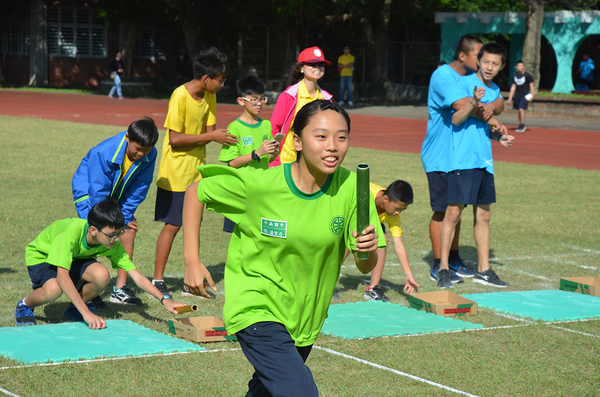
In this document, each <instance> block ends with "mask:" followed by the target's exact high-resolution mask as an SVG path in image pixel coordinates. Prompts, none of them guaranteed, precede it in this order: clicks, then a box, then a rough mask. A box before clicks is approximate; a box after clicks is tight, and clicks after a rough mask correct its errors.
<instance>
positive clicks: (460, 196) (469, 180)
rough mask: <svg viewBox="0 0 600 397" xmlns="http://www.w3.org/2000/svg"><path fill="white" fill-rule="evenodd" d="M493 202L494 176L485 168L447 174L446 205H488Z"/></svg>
mask: <svg viewBox="0 0 600 397" xmlns="http://www.w3.org/2000/svg"><path fill="white" fill-rule="evenodd" d="M495 202H496V187H495V186H494V174H490V173H489V172H487V171H486V170H485V168H477V169H473V170H456V171H452V172H450V173H448V204H465V205H468V204H471V205H488V204H492V203H495Z"/></svg>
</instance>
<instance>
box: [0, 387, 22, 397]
mask: <svg viewBox="0 0 600 397" xmlns="http://www.w3.org/2000/svg"><path fill="white" fill-rule="evenodd" d="M0 392H2V393H4V394H8V395H9V396H14V397H19V395H18V394H15V393H12V392H9V391H8V390H6V389H3V388H1V387H0Z"/></svg>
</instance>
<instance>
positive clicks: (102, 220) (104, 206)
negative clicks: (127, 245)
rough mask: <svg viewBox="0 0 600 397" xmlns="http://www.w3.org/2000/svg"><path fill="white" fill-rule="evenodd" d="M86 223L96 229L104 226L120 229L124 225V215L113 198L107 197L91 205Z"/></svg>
mask: <svg viewBox="0 0 600 397" xmlns="http://www.w3.org/2000/svg"><path fill="white" fill-rule="evenodd" d="M88 224H89V225H90V226H94V227H95V228H96V229H98V230H102V229H104V228H105V227H110V228H112V229H115V230H120V229H123V227H125V217H124V216H123V212H122V211H121V207H120V206H119V204H118V203H117V202H116V201H115V199H113V198H112V197H107V198H105V199H104V200H102V201H100V202H99V203H97V204H96V205H94V206H93V207H92V209H91V210H90V212H89V213H88Z"/></svg>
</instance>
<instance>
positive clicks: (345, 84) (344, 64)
mask: <svg viewBox="0 0 600 397" xmlns="http://www.w3.org/2000/svg"><path fill="white" fill-rule="evenodd" d="M338 70H339V71H340V106H344V98H345V94H346V93H347V94H348V97H347V98H346V99H347V100H348V106H354V102H352V75H353V74H354V55H352V54H350V47H348V46H346V47H344V53H343V54H342V55H340V57H339V58H338Z"/></svg>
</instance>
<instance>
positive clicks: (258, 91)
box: [235, 75, 265, 97]
mask: <svg viewBox="0 0 600 397" xmlns="http://www.w3.org/2000/svg"><path fill="white" fill-rule="evenodd" d="M235 85H236V87H237V92H238V96H240V97H243V96H247V95H263V94H264V93H265V86H264V84H263V83H262V82H261V81H260V80H259V79H258V77H256V76H253V75H250V76H246V77H244V78H243V79H239V80H238V81H236V82H235Z"/></svg>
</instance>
